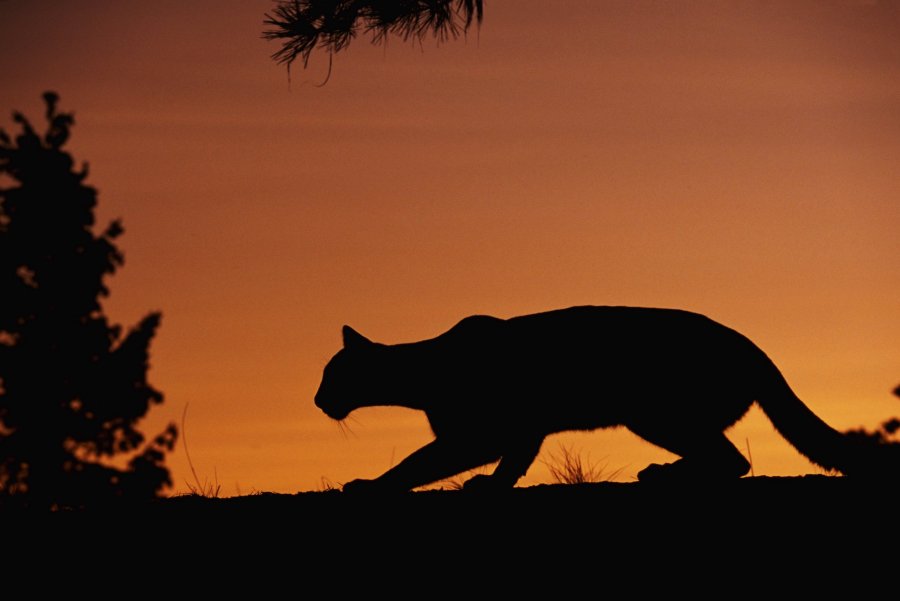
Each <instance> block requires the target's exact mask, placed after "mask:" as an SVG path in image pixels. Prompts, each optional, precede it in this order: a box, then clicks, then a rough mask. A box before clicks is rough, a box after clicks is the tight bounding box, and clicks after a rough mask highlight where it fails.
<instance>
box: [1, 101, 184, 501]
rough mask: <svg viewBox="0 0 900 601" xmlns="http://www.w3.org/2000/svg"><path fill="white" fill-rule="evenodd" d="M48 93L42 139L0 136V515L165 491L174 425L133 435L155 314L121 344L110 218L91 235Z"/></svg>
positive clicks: (65, 128)
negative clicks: (105, 304) (112, 288)
mask: <svg viewBox="0 0 900 601" xmlns="http://www.w3.org/2000/svg"><path fill="white" fill-rule="evenodd" d="M58 100H59V98H58V96H57V95H56V94H55V93H53V92H47V93H45V94H44V101H45V103H46V115H45V116H46V119H47V122H48V126H47V130H46V132H45V133H43V134H39V133H38V132H37V131H35V129H34V127H33V126H32V124H31V123H30V122H29V121H28V119H26V118H25V117H24V116H23V115H22V114H20V113H14V114H13V120H14V121H15V122H16V123H17V124H18V127H19V128H20V130H21V131H20V132H19V133H18V135H16V136H15V137H11V136H10V135H9V134H8V133H7V132H5V131H3V130H0V291H2V296H0V505H4V504H6V505H19V506H22V505H24V506H28V507H34V508H52V507H81V506H86V505H91V504H95V503H98V502H109V501H112V500H116V499H126V500H127V499H142V498H148V497H153V496H155V495H156V494H158V492H159V491H160V490H161V489H162V488H163V487H165V486H167V485H170V484H171V482H170V477H169V471H168V469H167V468H166V467H165V464H164V460H165V453H166V451H170V450H171V449H172V447H173V445H174V442H175V439H176V436H177V431H176V429H175V426H174V424H170V425H169V426H168V427H167V428H166V429H165V430H164V431H163V432H162V433H161V434H159V435H157V436H156V437H154V438H153V439H152V440H150V441H146V440H145V437H144V435H143V434H142V433H141V432H140V431H139V430H138V428H137V424H138V422H139V420H140V419H141V418H143V417H144V415H145V414H146V413H147V411H148V410H149V408H150V406H151V405H154V404H159V403H161V402H162V401H163V396H162V394H161V393H160V392H159V391H157V390H156V389H154V388H153V387H152V386H151V385H150V384H149V383H148V382H147V369H148V347H149V344H150V340H151V339H152V338H153V335H154V334H155V332H156V329H157V327H158V326H159V322H160V315H159V314H158V313H151V314H150V315H148V316H147V317H145V318H144V319H143V320H141V322H140V323H139V324H138V325H137V326H135V327H134V328H133V329H132V330H130V331H129V332H128V333H127V334H125V335H124V336H123V333H122V328H121V327H120V326H118V325H114V324H111V323H109V321H108V319H107V318H106V316H105V315H104V314H103V308H102V306H101V304H100V301H101V299H102V298H104V297H106V296H108V294H109V290H108V289H107V287H106V284H105V279H106V277H107V276H110V275H112V274H113V273H115V271H116V269H117V268H119V267H120V266H121V265H122V264H123V256H122V253H121V251H120V250H119V249H118V247H117V246H116V240H117V238H118V237H119V236H120V235H121V234H122V232H123V229H122V225H121V223H120V222H119V221H113V222H112V223H111V224H109V225H108V227H107V228H106V229H105V230H104V231H103V232H102V233H100V234H99V235H98V234H96V233H95V232H94V209H95V207H96V204H97V191H96V190H95V189H94V188H92V187H90V186H87V185H85V183H84V180H85V178H86V177H87V174H88V173H87V166H86V165H85V166H83V167H82V168H81V169H79V170H76V169H75V168H74V163H73V160H72V157H71V155H70V154H69V153H68V152H66V151H65V150H63V146H64V145H65V143H66V141H67V140H68V138H69V134H70V130H71V127H72V125H73V124H74V119H73V115H72V114H71V113H60V112H58V111H57V103H58Z"/></svg>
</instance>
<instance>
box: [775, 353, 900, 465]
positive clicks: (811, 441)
mask: <svg viewBox="0 0 900 601" xmlns="http://www.w3.org/2000/svg"><path fill="white" fill-rule="evenodd" d="M766 363H768V365H767V366H766V368H765V370H764V371H765V372H766V373H765V374H764V375H763V377H762V378H761V381H763V382H765V384H764V385H763V387H762V390H760V391H759V392H758V393H757V403H759V405H760V407H762V410H763V412H765V414H766V415H767V416H768V417H769V419H770V420H772V424H773V425H774V426H775V429H776V430H778V432H779V433H780V434H781V435H782V436H784V438H785V439H786V440H787V441H788V442H790V443H791V444H792V445H793V446H794V448H796V449H797V450H798V451H800V453H802V454H803V455H805V456H806V457H807V458H808V459H809V460H810V461H812V462H813V463H815V464H816V465H819V466H821V467H823V468H825V469H826V470H836V471H839V472H841V473H843V474H845V475H853V476H865V477H878V476H885V475H891V476H894V477H896V476H897V475H900V445H898V444H896V443H883V442H881V443H879V442H875V441H873V440H866V439H863V438H860V437H853V436H848V435H847V434H844V433H841V432H839V431H837V430H835V429H834V428H832V427H831V426H829V425H828V424H826V423H825V422H824V421H822V419H821V418H819V416H817V415H816V414H815V413H813V412H812V411H811V410H810V409H809V407H807V406H806V405H805V404H804V403H803V401H801V400H800V399H799V398H798V397H797V395H796V394H794V391H793V390H791V387H790V386H789V385H788V383H787V381H786V380H785V379H784V376H782V375H781V372H780V371H778V368H777V367H776V366H775V364H774V363H772V362H771V361H770V360H768V358H767V361H766Z"/></svg>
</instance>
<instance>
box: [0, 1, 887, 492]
mask: <svg viewBox="0 0 900 601" xmlns="http://www.w3.org/2000/svg"><path fill="white" fill-rule="evenodd" d="M271 6H272V3H271V2H269V1H268V0H259V1H250V0H192V1H191V2H182V1H175V0H165V1H159V0H158V1H156V2H100V1H88V0H82V1H80V2H77V3H73V2H61V1H51V0H41V1H38V0H6V1H3V2H0V73H2V85H0V110H2V111H3V112H4V115H3V116H2V120H0V123H2V124H3V126H4V127H5V128H6V129H7V130H10V129H12V127H11V125H12V123H11V120H10V119H9V117H8V114H9V112H10V111H11V110H12V109H21V110H24V111H26V112H27V113H28V114H29V115H31V116H32V117H33V119H34V120H35V121H39V119H40V116H41V114H42V107H41V104H40V94H41V92H43V91H44V90H45V89H54V90H56V91H58V92H59V93H60V94H61V97H62V102H61V105H62V108H63V109H71V110H74V111H75V112H76V119H77V126H76V128H75V131H74V134H73V139H72V142H71V143H70V146H69V149H70V150H71V151H72V152H73V153H74V154H75V155H76V157H77V158H78V159H82V160H87V161H88V162H89V163H90V165H91V177H90V179H89V181H90V183H92V184H93V185H94V186H96V187H97V188H98V189H99V190H100V216H101V218H102V219H103V220H108V219H111V218H113V217H118V216H121V217H122V218H123V219H124V223H125V227H126V234H125V236H124V237H123V238H122V239H121V246H122V247H123V248H124V250H125V253H126V264H125V267H124V269H123V270H122V271H120V273H119V274H118V275H117V276H115V277H114V278H113V279H112V280H111V281H110V286H111V289H112V297H111V298H110V299H109V301H108V302H107V303H106V307H107V310H108V313H109V314H110V315H111V317H112V318H113V319H114V320H116V321H119V322H123V323H125V324H128V325H131V324H133V323H135V322H136V321H137V320H138V319H139V318H140V317H141V316H142V315H143V314H145V313H146V312H148V311H150V310H157V309H159V310H162V311H163V315H164V316H163V326H162V329H161V330H160V332H159V334H158V335H157V337H156V339H155V340H154V342H153V346H152V373H151V381H152V382H153V383H154V384H155V385H156V386H157V387H158V388H160V389H161V390H162V391H163V392H164V393H165V395H166V403H165V404H164V405H163V406H162V407H159V408H157V409H155V410H154V411H153V414H152V417H151V418H149V420H148V430H149V431H155V429H157V428H159V425H160V424H161V423H163V422H165V421H167V420H178V419H179V418H180V415H181V412H182V410H183V409H184V407H185V405H186V404H187V403H190V410H189V416H188V424H187V426H188V430H187V434H188V440H189V443H190V448H191V455H192V457H193V461H194V464H195V467H196V468H197V470H198V472H199V474H200V475H201V477H207V478H209V479H212V478H213V476H214V474H215V475H216V476H217V477H218V480H219V482H220V484H221V485H222V491H223V493H225V494H234V493H235V492H237V491H238V490H240V491H242V492H248V491H250V490H254V489H255V490H271V491H283V492H292V491H296V490H310V489H315V488H317V487H318V486H320V481H321V478H323V477H324V478H327V479H329V480H330V481H333V482H343V481H346V480H349V479H352V478H355V477H372V476H375V475H377V474H378V473H380V472H381V471H383V470H384V469H386V468H388V467H389V466H390V465H391V464H392V463H395V462H396V461H398V460H399V459H401V458H402V457H403V456H404V455H405V454H407V453H408V452H410V451H411V450H413V449H414V448H415V447H417V446H419V445H421V444H423V443H424V442H426V441H427V440H429V438H430V435H429V433H428V430H427V425H426V422H425V420H424V416H422V415H420V414H417V413H415V412H412V411H408V410H403V409H387V408H380V409H366V410H362V411H360V412H358V413H357V414H356V419H354V420H351V421H350V424H349V425H350V426H351V428H352V429H353V432H354V434H355V435H349V436H348V437H346V438H345V437H344V436H342V434H341V432H340V430H339V428H338V426H337V425H336V424H334V423H332V422H331V421H330V420H328V419H327V418H326V417H325V416H324V415H323V414H321V413H320V412H319V411H318V410H317V409H316V408H315V407H314V406H313V402H312V397H313V394H314V392H315V389H316V386H317V385H318V381H319V378H320V375H321V369H322V367H323V366H324V363H325V362H326V361H327V359H328V358H329V357H330V356H331V355H332V354H333V353H334V352H335V351H337V349H338V348H339V345H340V327H341V325H342V324H344V323H349V324H352V325H353V326H354V327H356V328H357V329H359V330H360V331H362V332H363V333H365V334H366V335H368V336H370V337H372V338H374V339H376V340H379V341H383V342H405V341H410V340H417V339H422V338H428V337H431V336H434V335H436V334H439V333H440V332H442V331H444V330H446V329H447V328H449V327H450V326H452V325H453V324H454V323H455V322H456V321H458V320H459V319H460V318H461V317H463V316H466V315H470V314H473V313H488V314H493V315H498V316H503V317H508V316H512V315H517V314H522V313H529V312H535V311H541V310H546V309H552V308H559V307H564V306H570V305H577V304H628V305H645V306H665V307H679V308H685V309H690V310H694V311H698V312H701V313H705V314H707V315H709V316H710V317H713V318H714V319H716V320H718V321H721V322H723V323H725V324H726V325H729V326H731V327H734V328H736V329H738V330H740V331H742V332H743V333H745V334H747V335H748V336H749V337H750V338H751V339H753V340H754V341H756V342H757V344H759V345H760V346H761V347H762V348H763V349H764V350H765V351H766V352H767V353H768V354H769V355H770V356H771V357H772V358H773V359H774V360H775V362H776V363H777V364H778V365H779V366H780V367H781V369H782V371H783V372H784V373H785V375H786V377H787V379H788V381H789V382H790V383H791V385H792V386H793V388H794V389H795V391H796V392H797V393H798V394H799V396H800V397H801V398H803V399H804V400H805V401H806V402H807V403H808V404H809V405H810V406H811V407H812V408H813V409H814V410H815V411H816V412H817V413H819V414H820V415H821V416H822V417H823V418H825V419H826V420H827V421H829V422H830V423H832V424H833V425H835V426H838V427H842V428H844V427H850V426H858V425H861V424H865V425H868V426H875V425H876V424H877V423H878V422H879V421H880V420H881V419H883V418H886V417H889V416H892V415H896V414H898V413H900V403H898V402H897V401H896V400H895V399H894V398H893V397H892V396H891V394H890V390H891V388H892V387H893V386H895V385H896V384H898V383H900V363H898V359H900V312H898V305H900V278H898V274H900V235H898V231H900V204H898V198H900V168H898V167H900V36H898V35H897V33H898V31H900V5H898V4H897V3H878V2H809V3H806V2H800V1H797V2H790V3H770V2H759V3H757V2H741V3H732V2H721V3H719V2H678V1H675V2H626V1H624V0H623V1H621V2H597V1H596V0H588V1H584V2H574V1H572V2H569V1H567V2H535V1H521V0H516V1H511V0H509V1H501V0H493V1H489V2H487V3H486V7H485V21H484V24H483V26H482V28H481V30H480V33H479V34H478V35H470V36H469V38H468V40H459V41H457V42H453V43H447V44H443V45H437V44H435V43H434V42H429V43H426V44H425V45H424V47H423V48H420V47H418V46H414V45H411V44H403V43H402V42H401V41H400V40H396V39H395V40H391V41H390V43H389V45H388V47H387V48H383V47H373V46H370V45H369V44H368V43H367V41H366V40H364V39H359V40H357V41H356V42H355V43H354V44H353V45H352V46H351V47H350V49H349V51H347V52H345V53H343V54H340V55H338V56H337V57H336V58H335V64H334V73H333V75H332V77H331V80H330V82H329V83H328V84H327V85H326V86H325V87H323V88H316V87H314V86H313V84H315V83H318V82H320V81H321V80H322V79H323V77H324V75H325V72H326V70H327V61H326V60H324V58H323V57H322V56H319V57H318V58H317V59H316V58H314V60H313V62H312V64H311V67H310V69H309V70H308V71H306V72H304V71H302V70H300V69H299V68H295V70H294V72H293V82H292V84H291V85H290V86H289V85H288V81H287V78H286V74H285V71H284V70H283V69H281V68H279V67H277V66H276V65H275V64H274V63H272V62H271V61H270V60H269V58H268V56H269V54H270V53H271V52H273V51H274V50H276V49H277V46H276V45H274V44H271V43H267V42H265V41H263V40H261V39H260V32H261V30H262V16H263V13H264V12H265V11H267V10H269V9H270V8H271ZM731 438H732V440H733V441H734V442H735V443H736V444H738V446H740V447H741V448H745V447H746V440H747V439H749V440H750V444H751V447H752V455H753V464H754V469H755V472H756V473H757V474H770V475H776V474H790V473H804V472H812V471H814V468H813V467H812V466H810V465H809V464H808V462H806V460H805V459H803V458H802V457H800V456H799V454H797V453H796V452H795V451H793V449H791V448H790V447H788V446H787V444H786V443H784V442H782V441H781V440H780V439H779V438H778V436H777V435H776V434H775V433H774V431H773V430H772V428H771V426H770V425H769V423H768V422H767V421H766V420H765V418H763V417H761V414H760V413H758V412H757V411H756V410H754V412H753V414H751V416H749V417H748V418H747V419H745V420H744V421H743V422H741V423H740V424H739V425H738V426H736V428H735V429H733V430H732V431H731ZM567 439H568V440H569V441H570V442H571V443H573V444H575V445H576V447H577V448H579V449H581V450H582V451H583V452H584V453H590V456H591V458H592V459H594V460H598V461H602V462H605V463H607V464H608V465H609V468H610V469H618V468H624V469H623V471H622V475H621V479H624V480H630V479H632V478H633V477H634V475H635V474H636V472H637V471H638V470H640V469H641V468H643V467H644V466H645V465H646V464H647V463H648V462H650V461H658V460H660V459H666V458H667V457H668V455H667V454H666V453H665V452H663V451H661V450H657V449H655V448H654V447H652V446H650V445H649V444H647V443H643V442H641V441H639V440H637V439H636V438H634V437H633V436H631V435H629V434H627V433H610V432H597V433H593V434H590V435H577V436H569V437H562V438H557V439H551V440H549V441H548V442H547V443H546V444H545V451H547V450H550V451H552V450H554V449H556V448H557V446H558V444H559V442H560V441H565V440H567ZM545 456H546V455H545ZM169 464H170V466H171V467H172V469H173V473H174V478H175V481H176V489H178V490H185V489H186V486H185V480H187V479H189V478H190V473H189V470H188V469H187V463H186V461H185V456H184V452H183V449H182V448H181V446H180V445H179V448H178V452H177V453H175V454H173V455H172V456H171V457H170V459H169ZM544 481H548V476H547V470H546V467H545V466H543V465H541V464H540V462H538V463H536V464H535V465H534V466H533V467H532V469H531V471H530V472H529V474H528V476H527V477H526V478H525V479H524V480H523V483H524V484H528V483H537V482H544Z"/></svg>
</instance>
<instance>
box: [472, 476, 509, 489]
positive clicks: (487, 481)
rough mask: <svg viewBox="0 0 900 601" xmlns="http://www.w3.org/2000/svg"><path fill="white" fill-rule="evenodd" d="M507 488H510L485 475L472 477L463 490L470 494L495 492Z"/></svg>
mask: <svg viewBox="0 0 900 601" xmlns="http://www.w3.org/2000/svg"><path fill="white" fill-rule="evenodd" d="M506 488H508V487H507V486H504V485H503V484H502V483H501V482H500V481H499V480H497V478H494V477H493V476H487V475H485V474H478V475H476V476H472V477H471V478H469V479H468V480H466V482H465V484H463V490H465V491H470V492H471V491H475V492H495V491H498V490H504V489H506Z"/></svg>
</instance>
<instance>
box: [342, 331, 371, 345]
mask: <svg viewBox="0 0 900 601" xmlns="http://www.w3.org/2000/svg"><path fill="white" fill-rule="evenodd" d="M342 332H343V334H344V348H354V347H360V346H364V345H367V344H372V341H371V340H369V339H368V338H366V337H365V336H363V335H362V334H360V333H359V332H357V331H356V330H354V329H353V328H351V327H350V326H344V329H343V330H342Z"/></svg>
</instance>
